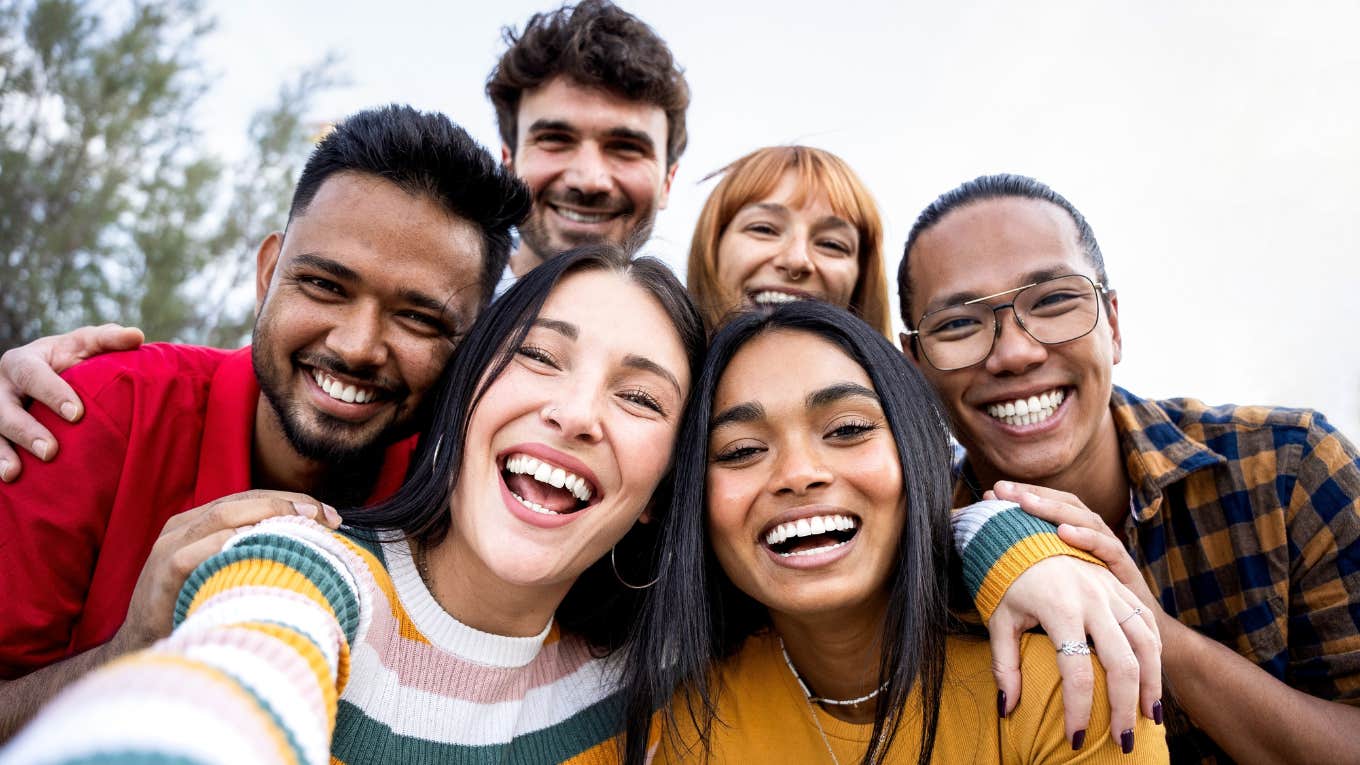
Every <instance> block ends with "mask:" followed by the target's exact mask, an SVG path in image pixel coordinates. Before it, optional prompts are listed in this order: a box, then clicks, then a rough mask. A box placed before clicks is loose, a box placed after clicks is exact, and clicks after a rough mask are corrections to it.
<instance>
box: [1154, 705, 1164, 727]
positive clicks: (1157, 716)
mask: <svg viewBox="0 0 1360 765" xmlns="http://www.w3.org/2000/svg"><path fill="white" fill-rule="evenodd" d="M1152 721H1153V722H1155V723H1157V724H1158V725H1161V724H1162V700H1161V699H1157V700H1156V701H1154V702H1153V703H1152Z"/></svg>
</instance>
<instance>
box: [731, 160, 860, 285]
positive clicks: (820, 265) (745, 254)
mask: <svg viewBox="0 0 1360 765" xmlns="http://www.w3.org/2000/svg"><path fill="white" fill-rule="evenodd" d="M800 196H803V197H806V198H805V199H803V200H802V204H797V203H796V202H795V200H797V199H798V198H799V197H800ZM859 251H860V238H859V232H858V231H857V230H856V228H855V226H854V225H852V224H851V223H850V222H849V221H847V220H845V219H844V218H842V217H840V216H839V215H837V214H836V213H835V211H833V210H832V209H831V203H830V202H829V201H828V200H827V198H826V195H825V194H818V195H815V196H813V195H810V194H802V195H800V194H799V189H798V178H797V176H796V175H795V174H794V173H793V172H791V171H790V172H786V173H784V177H783V178H782V179H781V180H780V182H779V185H778V186H777V187H775V189H774V191H773V192H771V193H770V195H769V196H767V197H765V198H763V199H757V200H753V201H751V202H750V203H748V204H746V205H743V206H742V207H741V209H739V210H737V214H736V215H734V216H733V217H732V220H731V222H729V223H728V224H727V226H726V228H724V229H723V234H722V238H721V239H720V240H719V241H718V263H717V276H718V282H719V284H721V285H722V286H723V288H724V291H725V293H726V294H731V295H736V296H739V297H738V299H740V300H742V301H743V302H746V303H765V304H769V303H780V302H786V301H788V300H794V299H798V298H815V299H817V300H823V301H826V302H828V303H831V304H832V305H836V306H839V307H841V308H846V307H848V306H849V305H850V299H851V297H852V296H853V295H854V292H855V281H856V280H857V279H858V278H859Z"/></svg>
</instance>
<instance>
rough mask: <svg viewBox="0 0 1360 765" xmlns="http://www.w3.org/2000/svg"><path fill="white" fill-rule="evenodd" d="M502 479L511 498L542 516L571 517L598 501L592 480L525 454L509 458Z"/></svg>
mask: <svg viewBox="0 0 1360 765" xmlns="http://www.w3.org/2000/svg"><path fill="white" fill-rule="evenodd" d="M501 477H502V479H503V480H504V481H505V485H506V488H507V489H509V491H510V494H511V496H513V497H514V498H515V500H516V501H518V502H519V503H520V504H521V505H523V506H524V507H525V508H527V509H528V510H530V511H531V512H534V513H538V514H539V515H548V516H559V515H570V514H571V513H575V512H577V511H579V510H583V509H585V508H586V507H588V506H590V505H591V504H592V502H591V500H592V499H596V500H598V494H599V491H598V489H597V488H596V487H595V485H594V484H593V483H592V482H591V481H590V479H588V478H586V477H583V476H581V475H578V474H576V473H573V472H572V471H570V470H567V469H566V468H563V467H560V466H558V465H554V464H552V463H550V462H547V461H545V460H542V459H540V458H538V457H534V456H531V455H528V454H524V453H522V452H511V453H510V454H508V455H506V457H505V462H504V466H503V467H502V468H501Z"/></svg>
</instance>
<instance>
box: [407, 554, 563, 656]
mask: <svg viewBox="0 0 1360 765" xmlns="http://www.w3.org/2000/svg"><path fill="white" fill-rule="evenodd" d="M461 547H462V546H461V545H460V544H459V540H458V539H457V538H455V537H454V536H453V535H452V534H450V535H449V536H446V537H445V538H444V541H442V542H440V543H439V544H437V545H434V546H433V547H430V548H427V549H426V550H425V551H424V556H425V562H426V571H427V572H428V575H429V580H428V581H427V582H426V583H425V586H426V587H428V588H429V589H430V594H431V595H432V596H434V599H435V602H437V603H439V606H440V607H441V608H443V609H444V610H445V611H446V612H448V614H449V615H450V616H452V617H453V618H455V619H457V620H458V621H460V622H462V623H463V624H466V625H467V626H469V627H472V628H473V629H478V630H481V631H482V632H489V633H491V634H493V635H504V636H506V637H531V636H533V635H537V634H539V633H540V632H542V631H543V628H544V627H546V626H547V625H548V622H549V621H550V620H551V619H552V618H553V614H554V613H555V612H556V611H557V607H558V606H559V605H561V603H562V599H563V598H565V597H566V596H567V591H568V590H570V589H571V585H572V584H573V583H574V580H573V581H569V582H566V583H563V584H557V585H549V586H540V587H520V586H515V585H512V584H509V583H507V582H505V581H504V580H502V579H500V578H499V577H497V576H496V575H495V574H494V573H492V572H491V571H489V570H487V568H486V567H485V566H484V565H482V564H481V563H480V562H479V561H478V558H477V556H476V555H474V554H473V553H472V551H471V550H467V549H461ZM417 560H419V559H417Z"/></svg>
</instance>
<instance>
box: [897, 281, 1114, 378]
mask: <svg viewBox="0 0 1360 765" xmlns="http://www.w3.org/2000/svg"><path fill="white" fill-rule="evenodd" d="M1112 292H1113V291H1112V290H1110V289H1109V288H1107V287H1106V286H1105V285H1103V284H1096V283H1095V282H1094V281H1092V280H1091V278H1090V277H1088V276H1085V275H1083V274H1068V275H1066V276H1058V277H1054V278H1052V279H1045V280H1043V281H1038V282H1034V283H1033V284H1026V285H1024V286H1022V287H1016V288H1014V289H1009V290H1005V291H1003V292H998V293H996V294H995V295H986V296H984V297H980V298H973V299H972V300H966V301H964V302H962V303H958V304H956V305H951V306H945V307H944V308H940V309H938V310H935V311H931V312H930V313H927V314H926V315H925V316H922V317H921V320H920V321H918V322H917V323H916V325H917V327H918V329H914V330H907V331H906V332H903V333H902V336H903V338H904V339H905V338H908V337H914V338H916V339H917V341H918V342H919V343H920V345H921V353H922V354H923V355H924V356H925V357H926V361H928V362H930V365H931V366H933V367H935V368H936V369H938V370H940V371H941V372H952V371H954V370H956V369H963V368H964V367H971V366H973V365H974V364H977V363H979V362H981V361H983V360H984V359H986V358H987V357H988V356H989V355H991V352H992V347H993V346H995V345H996V338H997V337H998V336H1000V334H1001V320H1000V319H999V318H998V314H999V313H1000V312H1001V311H1002V310H1004V309H1007V308H1009V309H1011V312H1012V313H1013V314H1014V315H1015V323H1016V324H1018V325H1020V328H1021V329H1023V330H1025V332H1027V333H1029V336H1030V337H1032V338H1034V339H1035V340H1037V341H1039V342H1041V343H1043V344H1044V345H1056V344H1058V343H1066V342H1068V341H1070V340H1076V339H1077V338H1079V337H1082V336H1084V335H1087V334H1090V332H1091V330H1093V329H1095V328H1096V323H1097V322H1098V321H1099V320H1100V303H1101V298H1102V297H1103V296H1108V295H1110V294H1112ZM1008 295H1010V296H1013V297H1011V299H1010V302H1008V303H999V304H992V303H989V302H987V301H989V300H995V299H996V298H999V297H1006V296H1008Z"/></svg>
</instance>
